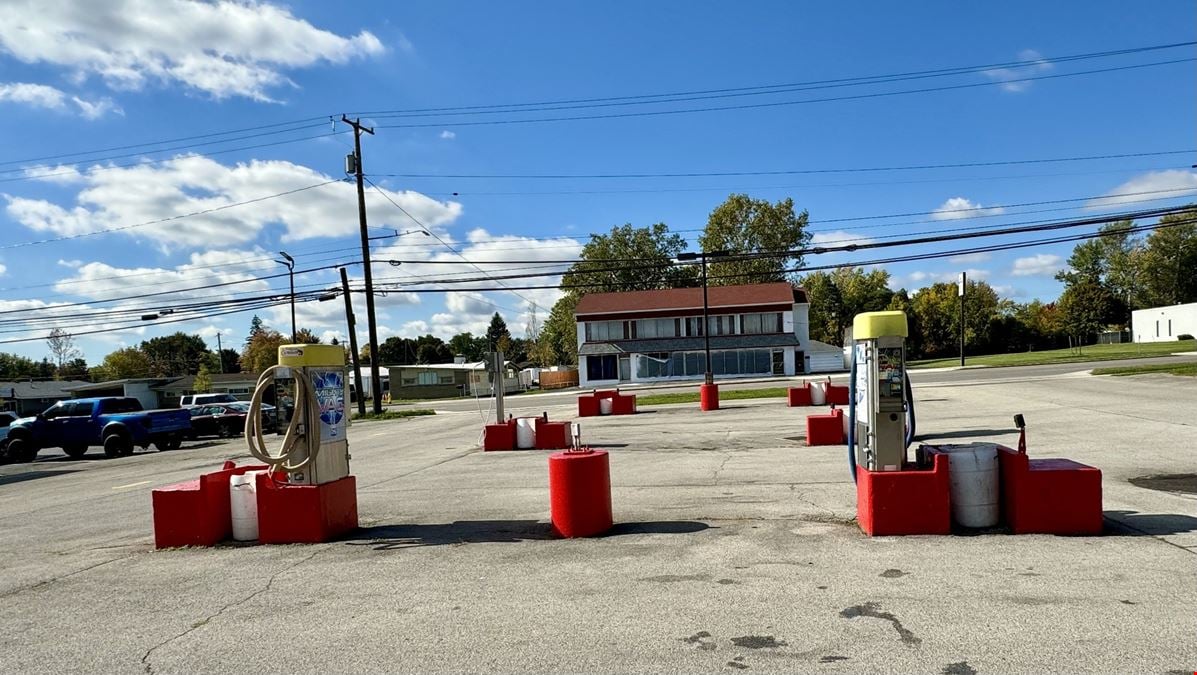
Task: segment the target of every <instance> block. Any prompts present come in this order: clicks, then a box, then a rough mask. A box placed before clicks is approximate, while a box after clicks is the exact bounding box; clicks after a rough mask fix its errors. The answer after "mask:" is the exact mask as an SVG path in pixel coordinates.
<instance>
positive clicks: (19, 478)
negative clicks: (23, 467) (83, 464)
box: [0, 469, 75, 485]
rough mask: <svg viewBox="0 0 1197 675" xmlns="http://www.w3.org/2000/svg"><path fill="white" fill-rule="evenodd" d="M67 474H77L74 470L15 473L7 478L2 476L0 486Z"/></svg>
mask: <svg viewBox="0 0 1197 675" xmlns="http://www.w3.org/2000/svg"><path fill="white" fill-rule="evenodd" d="M67 473H75V471H74V470H69V471H68V470H66V469H61V470H54V471H26V472H24V473H14V474H10V475H7V476H0V485H9V484H12V483H24V482H25V481H27V480H37V479H38V478H49V477H51V476H61V475H63V474H67Z"/></svg>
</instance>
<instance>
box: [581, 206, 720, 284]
mask: <svg viewBox="0 0 1197 675" xmlns="http://www.w3.org/2000/svg"><path fill="white" fill-rule="evenodd" d="M685 250H686V240H685V239H684V238H683V237H682V236H681V235H680V234H675V233H672V232H670V231H669V227H668V226H666V225H665V223H657V224H655V225H651V226H649V227H632V225H631V223H628V224H626V225H620V226H617V227H613V228H611V231H610V232H609V233H607V234H592V235H590V241H588V242H587V243H586V245H585V246H583V247H582V251H581V253H580V254H579V256H578V257H579V258H580V259H581V260H580V262H576V263H574V264H573V265H571V266H570V268H569V270H567V271H566V273H565V275H564V276H563V277H562V280H561V288H562V290H564V291H565V292H567V293H569V292H576V293H611V292H619V291H649V290H656V289H659V288H681V287H684V286H693V285H694V284H695V283H697V279H698V274H697V270H696V269H695V268H693V267H691V266H685V267H679V266H677V265H675V264H674V262H673V259H674V258H676V257H677V256H678V254H679V253H681V252H683V251H685Z"/></svg>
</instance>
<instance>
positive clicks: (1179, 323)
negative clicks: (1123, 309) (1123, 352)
mask: <svg viewBox="0 0 1197 675" xmlns="http://www.w3.org/2000/svg"><path fill="white" fill-rule="evenodd" d="M1131 334H1132V335H1133V336H1134V340H1135V342H1174V341H1176V340H1177V338H1178V336H1180V335H1197V302H1190V303H1188V304H1186V305H1171V306H1168V307H1150V308H1148V309H1137V310H1135V311H1133V312H1131Z"/></svg>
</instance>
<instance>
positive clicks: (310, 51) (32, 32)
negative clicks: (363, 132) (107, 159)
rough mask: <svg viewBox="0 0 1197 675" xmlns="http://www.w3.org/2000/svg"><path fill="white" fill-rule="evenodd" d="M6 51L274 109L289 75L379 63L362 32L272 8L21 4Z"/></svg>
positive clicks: (5, 11) (136, 85)
mask: <svg viewBox="0 0 1197 675" xmlns="http://www.w3.org/2000/svg"><path fill="white" fill-rule="evenodd" d="M0 51H4V52H7V53H9V54H10V55H12V56H13V57H15V58H16V59H18V60H20V61H22V62H24V63H46V64H51V65H55V66H60V67H62V68H65V69H67V71H68V73H70V74H72V75H73V76H75V78H76V79H78V80H83V79H85V78H86V77H88V76H92V75H96V76H99V77H100V78H102V79H103V81H104V82H105V83H106V84H107V85H108V86H109V87H111V88H114V89H140V88H142V87H144V86H145V84H146V83H147V81H152V82H160V83H165V84H181V85H184V86H185V87H188V88H190V89H194V90H197V91H200V92H203V93H205V94H208V95H210V96H212V97H213V98H217V99H220V98H225V97H229V96H243V97H248V98H252V99H255V100H259V101H270V100H272V99H271V96H270V94H269V93H268V92H269V91H270V90H271V89H273V88H276V87H279V86H294V83H293V82H292V81H291V80H290V79H288V78H287V76H286V75H284V74H283V71H285V70H290V69H296V68H305V67H311V66H314V65H316V64H319V63H333V64H340V63H345V62H346V61H348V60H349V59H352V58H355V57H360V56H368V55H373V54H379V53H381V52H382V51H384V48H383V45H382V43H381V42H380V41H379V40H378V38H377V37H375V36H374V35H373V34H372V33H369V32H367V31H362V32H360V33H358V34H357V35H354V36H352V37H343V36H340V35H337V34H336V33H332V32H329V31H326V30H322V29H320V28H316V27H315V26H313V25H312V24H310V23H308V22H307V21H305V20H303V19H300V18H297V17H295V16H294V15H292V13H291V11H290V10H289V9H288V8H286V7H282V6H279V5H276V4H271V3H269V2H233V1H231V0H220V1H218V2H190V1H187V0H107V1H105V2H92V3H87V4H86V6H82V5H79V4H78V3H72V2H40V1H38V0H12V1H9V2H5V3H3V4H2V5H0Z"/></svg>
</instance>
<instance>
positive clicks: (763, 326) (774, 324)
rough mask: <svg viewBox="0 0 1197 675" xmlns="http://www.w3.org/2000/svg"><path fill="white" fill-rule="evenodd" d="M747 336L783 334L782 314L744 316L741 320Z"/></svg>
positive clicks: (769, 313) (768, 313)
mask: <svg viewBox="0 0 1197 675" xmlns="http://www.w3.org/2000/svg"><path fill="white" fill-rule="evenodd" d="M740 322H741V324H742V325H743V330H744V334H745V335H761V334H763V333H780V332H782V317H781V312H764V313H760V314H744V315H743V316H742V317H741V320H740Z"/></svg>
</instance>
